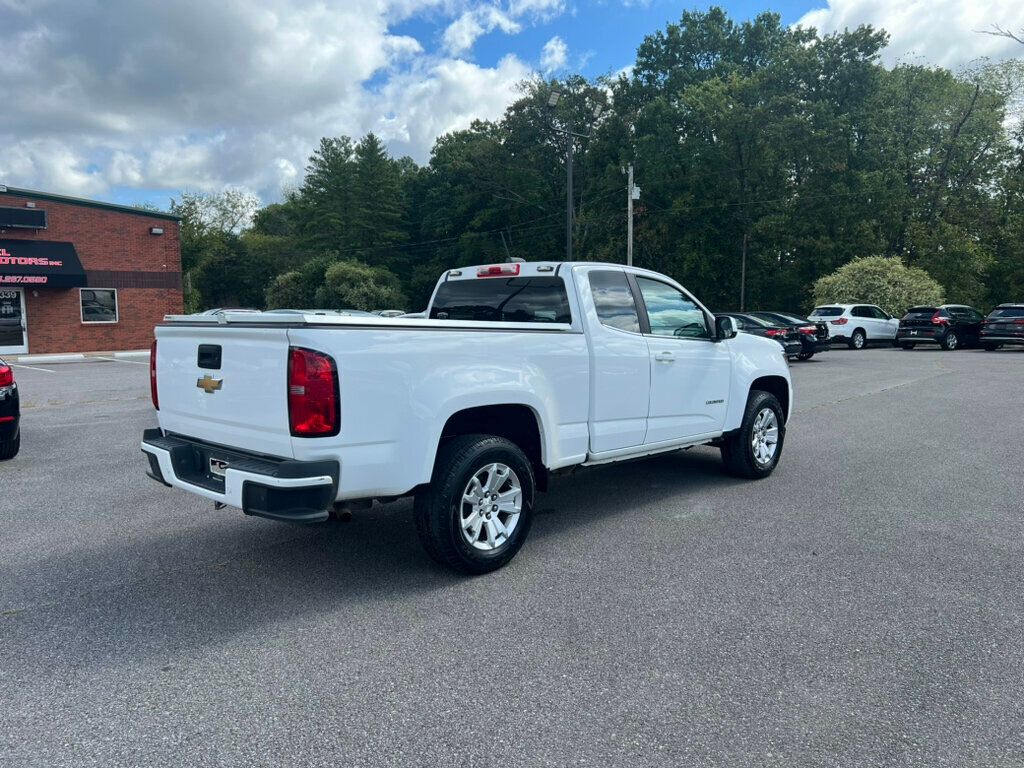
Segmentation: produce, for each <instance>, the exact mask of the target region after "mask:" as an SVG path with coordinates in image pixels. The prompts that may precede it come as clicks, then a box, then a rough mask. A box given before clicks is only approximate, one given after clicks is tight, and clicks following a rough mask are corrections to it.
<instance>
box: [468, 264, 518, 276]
mask: <svg viewBox="0 0 1024 768" xmlns="http://www.w3.org/2000/svg"><path fill="white" fill-rule="evenodd" d="M518 274H519V262H515V263H513V264H492V265H491V266H489V267H480V268H479V269H478V270H477V271H476V276H477V277H515V276H516V275H518Z"/></svg>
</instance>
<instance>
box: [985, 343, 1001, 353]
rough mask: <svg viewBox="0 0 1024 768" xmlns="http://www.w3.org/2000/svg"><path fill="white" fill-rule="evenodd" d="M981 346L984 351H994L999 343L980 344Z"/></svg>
mask: <svg viewBox="0 0 1024 768" xmlns="http://www.w3.org/2000/svg"><path fill="white" fill-rule="evenodd" d="M981 348H982V349H984V350H985V351H986V352H995V351H996V350H997V349H999V345H998V344H982V345H981Z"/></svg>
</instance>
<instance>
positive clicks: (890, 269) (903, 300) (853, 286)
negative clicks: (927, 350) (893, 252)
mask: <svg viewBox="0 0 1024 768" xmlns="http://www.w3.org/2000/svg"><path fill="white" fill-rule="evenodd" d="M944 300H945V291H944V290H943V288H942V286H941V285H940V284H939V283H938V282H937V281H936V280H934V279H933V278H932V277H931V275H929V274H928V273H927V272H925V271H924V270H923V269H918V268H917V267H908V266H907V265H906V264H904V263H903V262H902V261H900V260H899V259H898V258H888V257H885V256H866V257H863V258H859V259H854V260H853V261H850V262H849V263H847V264H844V265H843V266H841V267H840V268H839V269H837V270H836V271H835V272H833V273H832V274H831V275H825V277H822V278H819V279H818V280H817V281H816V282H815V283H814V302H815V304H855V303H857V302H864V303H865V304H876V305H878V306H879V307H881V308H882V309H884V310H885V311H886V312H888V313H889V314H891V315H895V316H896V317H900V316H902V315H903V314H904V313H905V312H906V311H907V309H909V308H910V307H912V306H915V305H917V304H929V305H935V304H941V303H942V302H943V301H944Z"/></svg>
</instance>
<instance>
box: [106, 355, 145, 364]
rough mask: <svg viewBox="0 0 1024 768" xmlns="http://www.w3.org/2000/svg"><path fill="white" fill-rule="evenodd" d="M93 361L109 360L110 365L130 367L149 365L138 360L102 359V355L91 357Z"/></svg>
mask: <svg viewBox="0 0 1024 768" xmlns="http://www.w3.org/2000/svg"><path fill="white" fill-rule="evenodd" d="M92 359H93V360H109V361H110V362H112V363H131V364H132V365H149V363H148V362H145V363H143V362H141V361H139V360H125V359H124V358H121V357H103V355H93V356H92Z"/></svg>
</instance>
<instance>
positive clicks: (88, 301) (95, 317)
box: [79, 288, 117, 323]
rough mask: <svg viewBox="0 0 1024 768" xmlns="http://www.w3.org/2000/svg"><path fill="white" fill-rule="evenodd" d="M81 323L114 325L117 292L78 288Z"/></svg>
mask: <svg viewBox="0 0 1024 768" xmlns="http://www.w3.org/2000/svg"><path fill="white" fill-rule="evenodd" d="M79 298H80V299H81V304H82V322H83V323H116V322H117V291H116V290H115V289H113V288H79Z"/></svg>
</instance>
